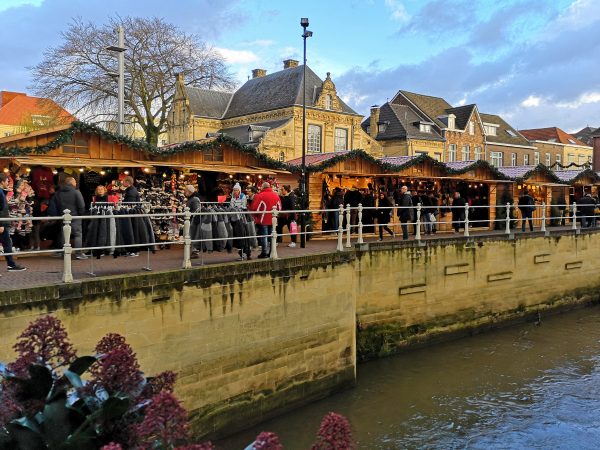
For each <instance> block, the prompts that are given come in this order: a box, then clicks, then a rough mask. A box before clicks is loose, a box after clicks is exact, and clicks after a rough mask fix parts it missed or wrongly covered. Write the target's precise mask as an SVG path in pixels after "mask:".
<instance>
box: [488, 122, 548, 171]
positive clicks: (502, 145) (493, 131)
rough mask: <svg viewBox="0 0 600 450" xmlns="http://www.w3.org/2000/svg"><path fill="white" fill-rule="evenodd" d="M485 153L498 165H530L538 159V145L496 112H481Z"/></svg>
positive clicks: (489, 159)
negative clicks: (532, 142)
mask: <svg viewBox="0 0 600 450" xmlns="http://www.w3.org/2000/svg"><path fill="white" fill-rule="evenodd" d="M479 116H480V117H481V122H482V123H483V131H484V133H485V153H486V155H487V158H488V161H490V162H494V163H495V165H496V166H498V167H499V166H528V165H532V164H534V163H535V161H536V152H537V151H538V150H537V147H535V146H534V145H532V144H531V143H530V142H529V141H528V140H527V139H526V138H525V137H524V136H523V135H522V134H521V133H519V132H518V131H517V130H515V129H514V128H513V127H512V126H510V125H509V124H508V123H507V122H506V121H505V120H504V119H503V118H502V117H500V116H498V115H496V114H484V113H480V114H479Z"/></svg>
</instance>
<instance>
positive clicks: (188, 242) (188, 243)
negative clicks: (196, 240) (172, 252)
mask: <svg viewBox="0 0 600 450" xmlns="http://www.w3.org/2000/svg"><path fill="white" fill-rule="evenodd" d="M183 211H184V216H183V217H184V220H183V265H182V266H181V267H182V268H183V269H191V268H192V259H191V256H192V238H191V237H190V226H191V218H192V213H191V212H190V208H188V207H187V206H186V207H185V209H184V210H183Z"/></svg>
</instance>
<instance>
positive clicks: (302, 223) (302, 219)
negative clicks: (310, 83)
mask: <svg viewBox="0 0 600 450" xmlns="http://www.w3.org/2000/svg"><path fill="white" fill-rule="evenodd" d="M300 26H301V27H302V29H303V33H302V39H303V40H304V65H303V66H302V165H301V170H302V177H301V178H300V193H301V194H302V209H303V210H306V209H308V192H307V189H306V38H309V37H311V36H312V35H313V34H312V31H308V30H307V29H306V28H308V18H307V17H303V18H302V19H300ZM300 247H301V248H304V247H306V213H304V212H303V213H302V214H300Z"/></svg>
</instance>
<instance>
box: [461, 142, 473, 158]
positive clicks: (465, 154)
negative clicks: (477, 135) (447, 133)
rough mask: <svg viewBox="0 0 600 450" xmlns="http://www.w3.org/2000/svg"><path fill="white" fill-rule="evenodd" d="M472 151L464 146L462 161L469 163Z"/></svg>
mask: <svg viewBox="0 0 600 450" xmlns="http://www.w3.org/2000/svg"><path fill="white" fill-rule="evenodd" d="M470 153H471V152H470V151H469V146H468V145H463V146H462V154H461V159H462V160H463V161H468V160H469V158H470V156H471V155H470Z"/></svg>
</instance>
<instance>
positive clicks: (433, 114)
mask: <svg viewBox="0 0 600 450" xmlns="http://www.w3.org/2000/svg"><path fill="white" fill-rule="evenodd" d="M399 93H400V94H402V95H403V96H404V97H406V98H407V99H408V100H410V101H411V102H412V103H413V104H414V105H415V106H416V107H417V108H419V109H420V110H421V111H422V112H423V113H425V114H426V115H427V116H428V117H429V118H430V119H431V120H432V121H433V122H434V123H435V124H436V125H437V126H438V127H440V128H446V126H447V125H446V124H445V123H444V122H442V121H441V120H440V119H438V117H439V116H444V115H446V114H447V112H446V110H447V109H452V105H451V104H450V103H448V102H447V101H446V100H444V99H443V98H441V97H433V96H430V95H423V94H415V93H414V92H408V91H402V90H401V91H399Z"/></svg>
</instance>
